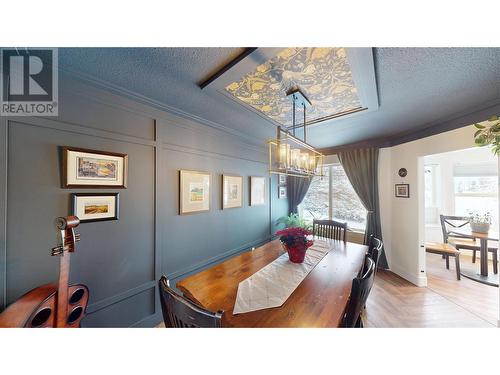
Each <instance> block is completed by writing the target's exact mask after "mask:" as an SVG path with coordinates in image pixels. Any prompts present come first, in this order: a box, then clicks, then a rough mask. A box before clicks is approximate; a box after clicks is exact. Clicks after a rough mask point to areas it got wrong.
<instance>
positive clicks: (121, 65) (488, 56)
mask: <svg viewBox="0 0 500 375" xmlns="http://www.w3.org/2000/svg"><path fill="white" fill-rule="evenodd" d="M240 51H241V49H240V48H61V49H60V50H59V60H60V61H59V65H60V67H61V68H62V69H65V70H68V71H73V72H76V73H79V74H82V75H86V76H90V77H92V78H94V79H98V80H101V81H105V82H109V83H112V84H113V85H116V86H120V87H122V88H125V89H127V90H129V91H132V92H135V93H137V94H140V95H142V96H145V97H149V98H151V99H154V100H156V101H158V102H161V103H165V104H167V105H169V106H173V107H176V108H178V109H181V110H183V111H185V112H188V113H191V114H193V115H196V116H199V117H202V118H205V119H207V120H210V121H214V122H217V123H219V124H221V125H223V126H226V127H228V128H232V129H235V130H237V131H239V132H242V133H244V134H247V135H248V136H251V137H255V138H256V139H257V140H262V141H263V140H265V139H266V138H267V137H269V136H272V135H274V134H275V131H274V127H273V126H272V125H271V124H270V122H269V121H266V120H265V119H264V118H263V117H262V116H260V115H259V114H257V113H255V112H253V111H250V110H248V109H247V108H245V106H242V105H240V104H237V103H235V102H234V101H233V100H230V99H228V98H227V97H225V96H224V95H222V94H220V93H219V92H216V91H210V90H200V89H199V87H198V86H197V82H199V81H201V80H203V79H204V78H206V77H207V76H208V75H210V73H213V72H214V71H215V70H217V68H220V67H221V66H222V65H224V64H225V63H226V62H227V61H229V60H230V59H231V58H232V57H234V56H236V55H238V54H239V53H240ZM374 59H375V68H376V79H377V86H378V94H379V102H380V107H379V109H378V110H376V111H372V112H360V113H358V114H356V115H353V116H351V117H344V118H338V119H334V120H329V121H325V122H323V123H320V124H317V125H313V126H311V128H310V130H309V133H308V141H309V142H310V143H311V144H313V145H315V146H317V147H330V146H338V145H343V144H349V143H354V142H359V141H364V140H369V139H374V138H380V137H389V136H393V135H396V134H403V133H405V132H409V131H416V130H419V129H421V128H423V127H427V126H428V125H429V124H430V123H433V122H436V121H438V120H445V119H449V118H451V117H453V116H455V115H456V114H457V113H463V112H464V111H467V110H468V109H475V108H476V107H477V106H479V105H481V104H484V103H486V102H491V101H494V100H497V101H500V48H375V49H374Z"/></svg>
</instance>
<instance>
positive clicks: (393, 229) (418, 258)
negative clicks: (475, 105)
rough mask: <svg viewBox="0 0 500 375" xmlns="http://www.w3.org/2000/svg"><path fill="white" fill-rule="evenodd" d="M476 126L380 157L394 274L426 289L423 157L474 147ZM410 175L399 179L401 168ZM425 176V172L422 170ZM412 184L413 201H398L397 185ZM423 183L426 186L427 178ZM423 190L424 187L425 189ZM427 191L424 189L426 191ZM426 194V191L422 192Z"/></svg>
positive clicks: (384, 219)
mask: <svg viewBox="0 0 500 375" xmlns="http://www.w3.org/2000/svg"><path fill="white" fill-rule="evenodd" d="M474 129H475V128H474V127H473V126H467V127H463V128H460V129H456V130H452V131H449V132H445V133H441V134H437V135H434V136H431V137H427V138H423V139H419V140H416V141H413V142H408V143H404V144H402V145H398V146H395V147H390V148H384V149H381V152H380V157H379V196H380V205H381V221H382V236H383V238H384V245H385V249H386V254H387V257H388V261H389V266H390V268H391V270H392V271H393V272H395V273H396V274H398V275H400V276H401V277H403V278H405V279H407V280H408V281H410V282H412V283H414V284H416V285H419V286H425V285H426V283H427V277H426V275H425V272H421V271H425V264H424V263H425V257H424V256H423V251H422V252H421V251H420V243H419V241H420V240H422V241H423V237H424V236H423V233H421V236H422V239H420V238H419V228H422V231H423V225H420V221H421V222H422V224H423V217H420V218H419V201H418V195H417V192H418V184H419V171H420V170H421V169H422V170H423V168H419V165H420V166H422V167H423V156H425V155H431V154H438V153H443V152H448V151H456V150H461V149H466V148H471V147H474V131H475V130H474ZM403 167H404V168H406V169H407V170H408V175H407V176H406V177H404V178H401V177H399V176H398V170H399V169H400V168H403ZM420 172H421V173H423V171H420ZM397 183H408V184H410V198H395V197H394V184H397ZM420 183H421V184H422V185H423V178H422V179H421V181H420ZM422 187H423V186H422ZM422 190H423V189H422ZM422 193H423V192H422Z"/></svg>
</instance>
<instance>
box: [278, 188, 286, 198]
mask: <svg viewBox="0 0 500 375" xmlns="http://www.w3.org/2000/svg"><path fill="white" fill-rule="evenodd" d="M278 198H279V199H285V198H286V186H278Z"/></svg>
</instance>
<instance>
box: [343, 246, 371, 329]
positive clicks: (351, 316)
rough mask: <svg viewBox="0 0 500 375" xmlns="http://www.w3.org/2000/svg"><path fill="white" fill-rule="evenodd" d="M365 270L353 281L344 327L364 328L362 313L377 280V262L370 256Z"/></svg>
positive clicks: (366, 259) (366, 261)
mask: <svg viewBox="0 0 500 375" xmlns="http://www.w3.org/2000/svg"><path fill="white" fill-rule="evenodd" d="M363 269H364V270H365V271H364V272H363V274H362V275H361V276H358V277H356V278H354V279H353V280H352V288H351V295H350V297H349V302H348V304H347V308H346V313H345V315H344V319H343V320H342V327H346V328H363V319H362V317H361V313H362V312H363V310H364V307H365V304H366V301H367V300H368V296H369V295H370V291H371V290H372V286H373V282H374V280H375V262H374V261H373V260H372V259H371V258H370V256H369V255H368V254H367V255H366V257H365V264H364V267H363Z"/></svg>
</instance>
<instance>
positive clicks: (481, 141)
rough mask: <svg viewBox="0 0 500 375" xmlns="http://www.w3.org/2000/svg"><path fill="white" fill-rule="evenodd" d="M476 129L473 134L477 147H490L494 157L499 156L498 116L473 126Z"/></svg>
mask: <svg viewBox="0 0 500 375" xmlns="http://www.w3.org/2000/svg"><path fill="white" fill-rule="evenodd" d="M474 126H475V127H476V128H477V129H478V130H477V131H476V133H475V134H474V141H475V143H476V145H477V146H488V145H491V146H492V151H493V153H494V154H495V155H499V154H500V119H499V117H498V116H491V117H490V118H489V119H488V120H487V121H484V122H482V123H480V124H474Z"/></svg>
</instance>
